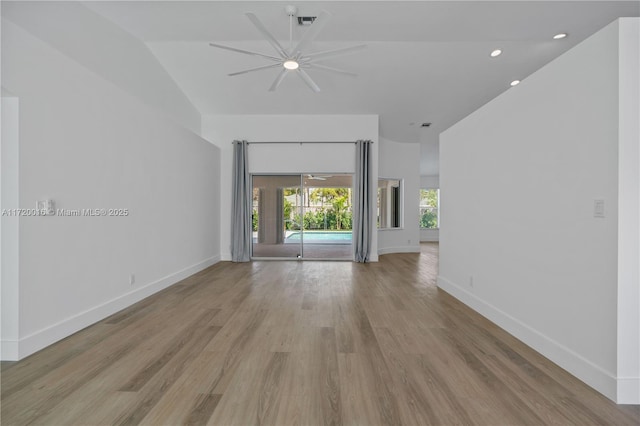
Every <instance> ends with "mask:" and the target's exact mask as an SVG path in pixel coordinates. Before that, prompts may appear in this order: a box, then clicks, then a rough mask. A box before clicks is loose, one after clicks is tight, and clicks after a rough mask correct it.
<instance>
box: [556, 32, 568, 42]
mask: <svg viewBox="0 0 640 426" xmlns="http://www.w3.org/2000/svg"><path fill="white" fill-rule="evenodd" d="M568 35H569V34H567V33H560V34H556V35H554V36H553V39H554V40H561V39H563V38H565V37H566V36H568Z"/></svg>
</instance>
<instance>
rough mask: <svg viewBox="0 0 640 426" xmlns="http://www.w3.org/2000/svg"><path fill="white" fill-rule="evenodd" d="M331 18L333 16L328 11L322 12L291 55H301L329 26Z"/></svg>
mask: <svg viewBox="0 0 640 426" xmlns="http://www.w3.org/2000/svg"><path fill="white" fill-rule="evenodd" d="M330 18H331V14H330V13H329V12H327V11H324V10H323V11H322V12H320V15H318V17H317V18H316V19H315V21H313V24H311V26H310V27H309V29H308V30H307V31H306V32H305V33H304V35H303V36H302V38H301V39H300V41H299V42H298V44H297V45H296V47H294V48H293V51H292V52H291V54H292V55H293V56H296V55H298V54H300V52H302V51H303V50H304V49H305V48H306V47H307V46H308V45H309V44H310V43H311V42H312V41H313V40H314V39H315V38H316V37H317V36H318V34H320V31H322V29H323V28H324V26H325V25H326V24H327V22H328V21H329V19H330Z"/></svg>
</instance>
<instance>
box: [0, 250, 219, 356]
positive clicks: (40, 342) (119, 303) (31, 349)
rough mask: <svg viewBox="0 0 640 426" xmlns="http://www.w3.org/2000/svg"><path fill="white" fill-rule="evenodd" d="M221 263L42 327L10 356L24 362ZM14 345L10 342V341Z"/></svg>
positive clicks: (215, 260)
mask: <svg viewBox="0 0 640 426" xmlns="http://www.w3.org/2000/svg"><path fill="white" fill-rule="evenodd" d="M219 261H220V256H219V255H218V256H214V257H211V258H209V259H205V260H203V261H200V262H198V263H196V264H194V265H191V266H188V267H186V268H184V269H182V270H180V271H178V272H175V273H173V274H170V275H167V276H166V277H163V278H161V279H159V280H157V281H154V282H152V283H149V284H147V285H145V286H142V287H138V288H136V289H135V290H134V291H131V292H129V293H126V294H123V295H122V296H119V297H116V298H115V299H112V300H110V301H108V302H105V303H103V304H101V305H98V306H95V307H93V308H90V309H87V310H86V311H84V312H80V313H78V314H76V315H74V316H72V317H69V318H67V319H65V320H63V321H60V322H58V323H56V324H53V325H51V326H49V327H47V328H43V329H42V330H39V331H37V332H35V333H32V334H30V335H28V336H25V337H23V338H22V339H20V340H19V341H18V342H16V343H17V345H16V346H17V347H12V346H11V345H9V346H8V347H7V350H8V351H13V352H10V353H8V354H7V355H15V357H14V359H12V360H19V359H23V358H25V357H27V356H29V355H31V354H33V353H35V352H37V351H39V350H41V349H43V348H45V347H47V346H49V345H51V344H53V343H55V342H57V341H59V340H61V339H64V338H65V337H68V336H70V335H72V334H73V333H76V332H77V331H80V330H82V329H83V328H85V327H88V326H90V325H91V324H94V323H96V322H98V321H100V320H103V319H104V318H106V317H108V316H109V315H113V314H115V313H116V312H118V311H121V310H122V309H124V308H126V307H128V306H131V305H133V304H134V303H136V302H139V301H140V300H142V299H144V298H146V297H149V296H151V295H152V294H154V293H157V292H159V291H160V290H163V289H165V288H167V287H169V286H171V285H173V284H175V283H177V282H179V281H181V280H183V279H185V278H187V277H189V276H191V275H193V274H195V273H197V272H200V271H201V270H203V269H205V268H208V267H209V266H211V265H214V264H216V263H218V262H219ZM8 343H11V342H8ZM4 345H5V342H2V359H3V360H9V359H8V358H5V356H4V355H5V346H4Z"/></svg>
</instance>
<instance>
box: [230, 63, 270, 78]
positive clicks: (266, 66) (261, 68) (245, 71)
mask: <svg viewBox="0 0 640 426" xmlns="http://www.w3.org/2000/svg"><path fill="white" fill-rule="evenodd" d="M280 66H282V65H280V64H271V65H264V66H261V67H256V68H250V69H248V70H244V71H238V72H232V73H231V74H228V75H229V77H233V76H234V75H240V74H246V73H249V72H254V71H260V70H266V69H269V68H275V67H280Z"/></svg>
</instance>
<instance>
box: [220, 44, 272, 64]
mask: <svg viewBox="0 0 640 426" xmlns="http://www.w3.org/2000/svg"><path fill="white" fill-rule="evenodd" d="M209 46H212V47H217V48H219V49H226V50H230V51H232V52H238V53H244V54H245V55H253V56H260V57H261V58H267V59H270V60H272V61H278V62H281V61H282V59H281V58H276V57H275V56H269V55H264V54H262V53H258V52H251V51H249V50H243V49H236V48H235V47H230V46H224V45H222V44H216V43H209Z"/></svg>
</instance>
